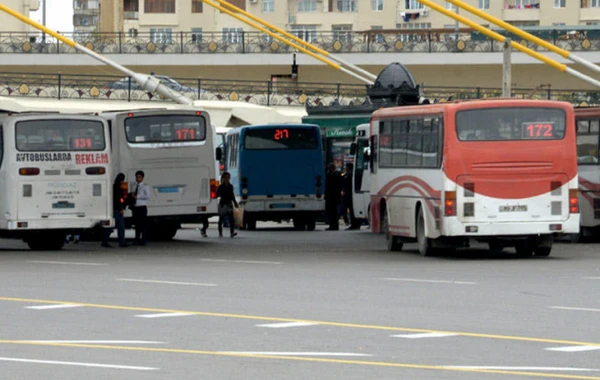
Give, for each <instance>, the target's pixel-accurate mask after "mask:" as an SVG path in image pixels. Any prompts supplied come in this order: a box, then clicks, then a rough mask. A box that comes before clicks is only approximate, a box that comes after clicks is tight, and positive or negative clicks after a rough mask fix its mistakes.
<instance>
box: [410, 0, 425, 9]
mask: <svg viewBox="0 0 600 380" xmlns="http://www.w3.org/2000/svg"><path fill="white" fill-rule="evenodd" d="M405 8H406V9H423V8H425V6H424V5H423V3H421V2H420V1H418V0H405Z"/></svg>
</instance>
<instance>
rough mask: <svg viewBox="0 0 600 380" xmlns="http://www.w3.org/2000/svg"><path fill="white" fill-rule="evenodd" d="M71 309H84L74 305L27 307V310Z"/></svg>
mask: <svg viewBox="0 0 600 380" xmlns="http://www.w3.org/2000/svg"><path fill="white" fill-rule="evenodd" d="M71 307H82V306H81V305H74V304H59V305H40V306H25V309H35V310H49V309H66V308H71Z"/></svg>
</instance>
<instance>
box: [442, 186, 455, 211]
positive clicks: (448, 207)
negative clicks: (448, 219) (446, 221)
mask: <svg viewBox="0 0 600 380" xmlns="http://www.w3.org/2000/svg"><path fill="white" fill-rule="evenodd" d="M444 216H456V191H445V192H444Z"/></svg>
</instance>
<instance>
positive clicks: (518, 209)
mask: <svg viewBox="0 0 600 380" xmlns="http://www.w3.org/2000/svg"><path fill="white" fill-rule="evenodd" d="M500 212H527V205H510V206H500Z"/></svg>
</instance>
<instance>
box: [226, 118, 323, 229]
mask: <svg viewBox="0 0 600 380" xmlns="http://www.w3.org/2000/svg"><path fill="white" fill-rule="evenodd" d="M226 146H227V149H226V150H227V156H226V162H225V164H226V167H227V170H228V171H229V173H230V174H231V183H232V184H233V186H234V188H235V193H236V196H237V197H238V199H239V204H240V207H241V208H242V209H243V210H244V222H243V224H244V226H243V227H245V228H247V229H248V230H254V229H256V222H257V221H259V220H260V221H282V220H287V219H292V220H293V222H294V227H295V228H296V229H298V230H309V231H312V230H314V229H315V224H316V219H317V216H318V215H320V214H322V213H323V211H324V210H325V201H324V199H323V194H324V190H325V168H324V164H323V163H324V158H323V146H322V143H321V131H320V129H319V126H318V125H311V124H269V125H250V126H244V127H240V128H232V129H231V130H229V131H228V132H227V142H226Z"/></svg>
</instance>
